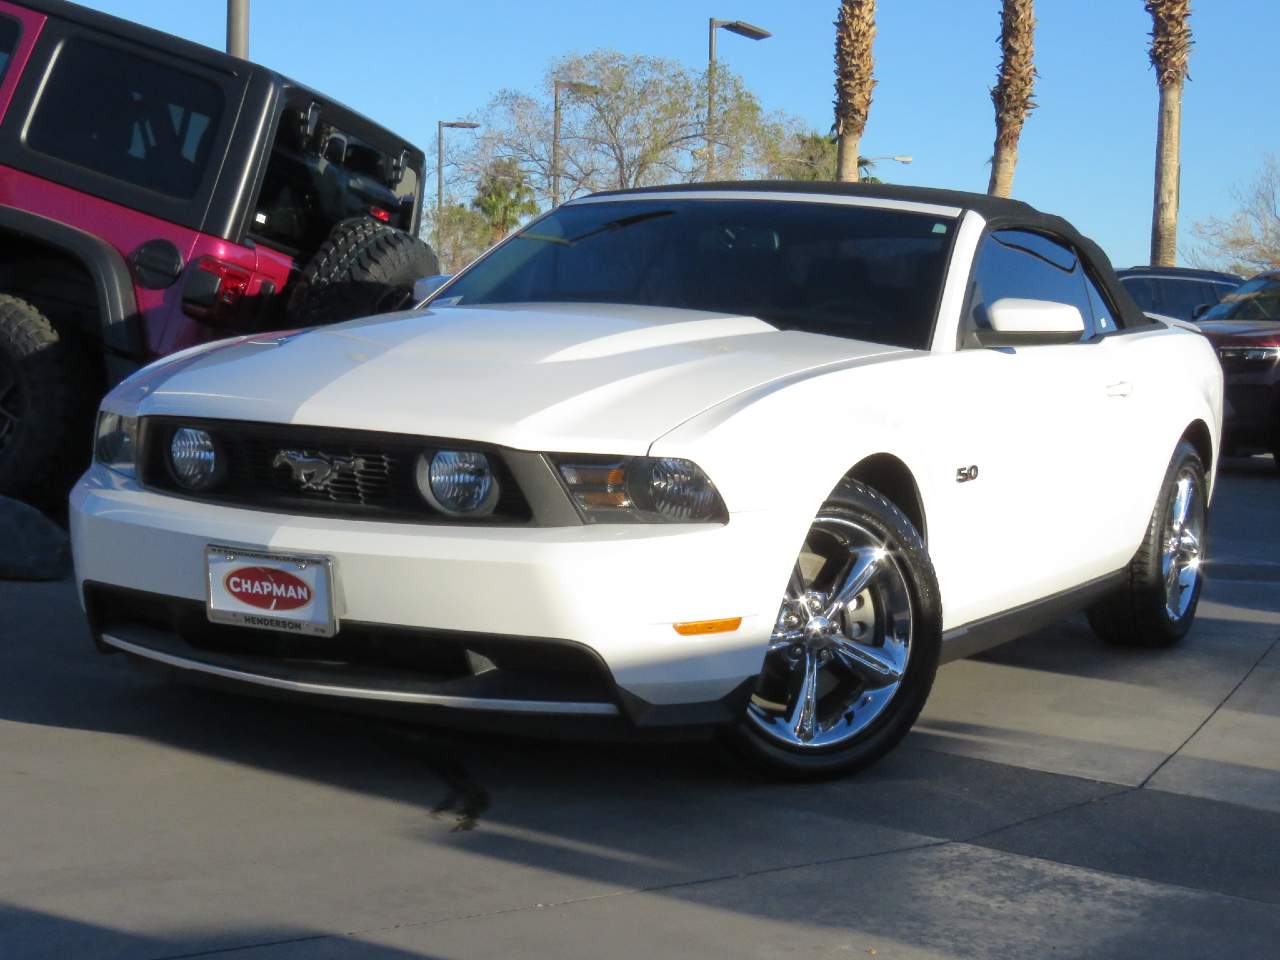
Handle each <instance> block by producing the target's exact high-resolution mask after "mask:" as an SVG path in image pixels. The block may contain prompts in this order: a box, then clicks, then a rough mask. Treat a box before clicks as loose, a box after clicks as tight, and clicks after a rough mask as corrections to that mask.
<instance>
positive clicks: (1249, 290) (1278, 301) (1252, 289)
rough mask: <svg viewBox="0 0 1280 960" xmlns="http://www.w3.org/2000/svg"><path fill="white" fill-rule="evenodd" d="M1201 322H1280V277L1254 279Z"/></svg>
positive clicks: (1230, 294) (1227, 297)
mask: <svg viewBox="0 0 1280 960" xmlns="http://www.w3.org/2000/svg"><path fill="white" fill-rule="evenodd" d="M1200 319H1201V320H1280V277H1254V278H1253V279H1252V280H1249V281H1247V282H1245V283H1242V284H1241V285H1240V286H1238V287H1236V288H1235V289H1234V290H1232V291H1231V292H1230V293H1228V294H1227V295H1226V296H1225V297H1223V298H1222V302H1221V303H1219V304H1218V305H1217V306H1215V307H1214V308H1213V309H1211V310H1209V311H1208V312H1207V313H1206V314H1205V315H1204V316H1202V317H1201V318H1200Z"/></svg>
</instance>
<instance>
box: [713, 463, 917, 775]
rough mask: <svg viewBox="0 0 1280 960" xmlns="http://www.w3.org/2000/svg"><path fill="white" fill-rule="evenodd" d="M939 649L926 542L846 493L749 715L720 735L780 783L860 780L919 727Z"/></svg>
mask: <svg viewBox="0 0 1280 960" xmlns="http://www.w3.org/2000/svg"><path fill="white" fill-rule="evenodd" d="M941 643H942V608H941V603H940V601H939V599H938V585H937V580H936V578H935V576H934V572H933V565H932V563H930V561H929V556H928V553H927V552H926V551H925V546H924V542H923V540H922V538H921V537H920V534H919V532H918V531H917V530H916V529H915V527H914V526H912V524H911V521H910V520H908V519H907V517H906V516H905V515H904V514H903V513H902V511H901V510H899V509H898V508H897V507H896V506H894V505H893V504H892V503H890V502H889V501H888V500H887V499H885V498H884V497H883V496H881V495H880V494H879V493H878V492H876V491H875V490H873V489H871V488H870V487H867V486H865V485H864V484H861V483H857V482H854V481H845V482H843V483H842V484H841V485H840V486H839V487H838V488H837V489H836V491H835V492H834V493H833V494H832V496H831V498H830V499H829V500H828V501H827V502H826V503H825V504H823V506H822V509H821V510H820V511H819V512H818V516H817V517H816V518H815V519H814V522H813V526H812V527H811V528H810V531H809V535H808V536H807V537H806V539H805V544H804V547H803V549H802V550H801V554H800V556H799V558H798V559H797V560H796V565H795V570H794V572H793V574H792V578H791V582H790V583H789V584H788V586H787V590H786V592H785V594H784V597H783V600H782V604H781V609H780V610H779V614H778V622H777V625H776V627H775V629H774V633H773V637H772V638H771V640H770V645H769V646H770V649H769V652H768V653H767V654H766V655H765V660H764V663H763V666H762V669H761V673H760V678H759V680H758V681H757V685H756V689H755V692H754V694H753V696H752V698H751V703H750V704H749V705H748V708H747V713H746V715H745V716H744V717H743V718H742V719H741V720H740V721H739V722H738V723H737V724H736V725H735V726H733V727H730V728H727V729H725V730H723V731H721V735H722V737H723V738H724V739H725V740H726V741H727V743H728V745H729V746H730V747H731V748H732V749H734V750H735V751H736V752H737V753H738V754H739V755H741V756H742V757H744V758H745V759H746V760H747V761H748V762H750V763H751V764H752V765H754V766H755V767H757V768H758V769H760V770H761V771H763V772H765V773H767V774H770V775H772V776H775V777H781V778H784V779H792V780H814V779H821V778H825V777H833V776H838V775H841V774H846V773H851V772H853V771H855V770H861V769H863V768H865V767H868V766H870V765H871V764H873V763H875V762H876V761H877V760H879V759H880V758H881V757H883V756H884V755H885V754H886V753H888V752H889V751H890V750H892V749H893V748H894V747H895V746H897V744H898V742H899V741H900V740H901V739H902V738H903V737H904V736H906V733H907V731H908V730H910V729H911V725H912V724H913V723H915V720H916V717H917V716H919V714H920V710H921V709H922V708H923V707H924V704H925V700H927V699H928V697H929V691H930V690H931V689H932V687H933V678H934V675H935V674H936V673H937V669H938V656H939V653H940V651H941Z"/></svg>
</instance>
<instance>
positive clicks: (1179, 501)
mask: <svg viewBox="0 0 1280 960" xmlns="http://www.w3.org/2000/svg"><path fill="white" fill-rule="evenodd" d="M1177 489H1178V492H1177V493H1176V494H1175V495H1174V498H1173V508H1172V510H1171V511H1170V514H1169V521H1170V526H1171V532H1172V533H1173V535H1174V536H1175V537H1181V536H1182V529H1183V527H1185V526H1186V524H1187V514H1188V513H1190V511H1191V494H1192V486H1191V480H1190V479H1189V478H1187V477H1183V478H1181V479H1180V480H1179V481H1178V488H1177Z"/></svg>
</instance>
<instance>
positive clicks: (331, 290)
mask: <svg viewBox="0 0 1280 960" xmlns="http://www.w3.org/2000/svg"><path fill="white" fill-rule="evenodd" d="M439 272H440V262H439V260H437V259H436V255H435V251H433V250H432V249H431V247H429V246H428V245H427V244H426V243H424V242H423V241H421V240H419V239H418V238H417V237H413V236H410V235H409V234H407V233H405V232H404V231H402V230H396V229H394V228H392V227H388V226H387V225H385V224H382V223H379V222H378V221H376V220H373V219H371V218H369V217H353V218H352V219H350V220H343V221H342V222H341V223H339V224H338V225H337V226H335V227H334V228H333V230H332V232H330V234H329V239H328V240H326V241H325V242H324V244H323V245H322V246H321V247H320V249H319V250H318V251H317V252H316V255H315V256H314V257H312V258H311V262H310V263H308V264H307V266H306V268H305V269H304V270H303V271H302V279H301V280H299V281H298V284H297V286H296V287H295V288H294V291H293V294H292V296H291V297H290V300H289V322H290V323H291V324H295V325H297V326H301V327H314V326H320V325H323V324H328V323H340V322H341V321H343V320H354V319H355V318H356V317H368V316H372V315H374V314H378V313H389V312H391V311H394V310H403V309H405V308H406V307H410V306H412V304H411V303H410V302H409V301H410V299H411V297H412V296H413V284H414V281H415V280H418V279H420V278H422V277H430V276H433V275H435V274H437V273H439Z"/></svg>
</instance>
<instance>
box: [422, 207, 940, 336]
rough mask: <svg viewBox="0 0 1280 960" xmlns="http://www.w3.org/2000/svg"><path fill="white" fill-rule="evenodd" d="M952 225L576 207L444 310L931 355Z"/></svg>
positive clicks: (469, 275)
mask: <svg viewBox="0 0 1280 960" xmlns="http://www.w3.org/2000/svg"><path fill="white" fill-rule="evenodd" d="M953 228H954V221H953V220H951V219H948V218H939V217H937V216H932V215H926V214H920V213H907V212H902V211H899V210H881V209H874V208H870V207H858V206H852V205H848V204H838V203H810V202H801V201H787V200H773V199H760V200H697V199H694V200H655V199H649V200H644V199H637V200H624V201H608V202H590V203H578V204H570V205H568V206H564V207H561V208H559V209H558V210H556V211H555V212H554V213H551V214H550V215H548V216H546V217H544V218H542V219H541V220H538V221H535V222H534V223H533V224H531V225H530V226H529V227H527V228H526V229H525V230H523V231H522V232H521V233H519V234H517V235H516V236H515V237H513V238H512V239H511V240H510V241H509V242H507V243H505V244H503V245H502V246H501V247H499V248H498V249H496V250H494V251H493V252H492V253H490V254H489V255H488V256H487V257H485V258H484V259H482V260H480V261H479V262H478V263H476V264H475V266H473V267H472V268H471V269H470V270H468V271H467V272H466V273H464V274H463V275H462V276H460V277H459V278H458V279H457V280H456V281H454V282H453V283H452V284H450V285H449V286H448V287H447V288H446V289H445V290H444V291H443V296H442V298H441V300H440V301H438V302H440V303H441V304H442V305H443V304H444V303H453V304H459V305H462V306H468V305H478V304H497V303H549V302H559V303H566V302H572V303H617V304H634V305H639V306H657V307H677V308H684V309H689V310H706V311H712V312H715V313H723V314H740V315H745V316H753V317H759V318H760V319H762V320H765V321H768V322H769V323H771V324H773V325H775V326H777V327H779V328H781V329H788V330H805V331H809V332H812V333H825V334H832V335H835V336H841V337H851V338H856V339H859V340H869V341H872V342H876V343H887V344H892V345H895V346H902V347H912V348H917V349H925V348H927V347H928V346H929V341H930V338H931V336H932V332H933V319H934V314H935V312H936V310H937V303H938V296H939V292H940V290H941V287H942V279H943V274H944V272H945V270H946V262H947V254H948V250H949V247H950V244H951V235H952V234H953V232H954V229H953Z"/></svg>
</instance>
